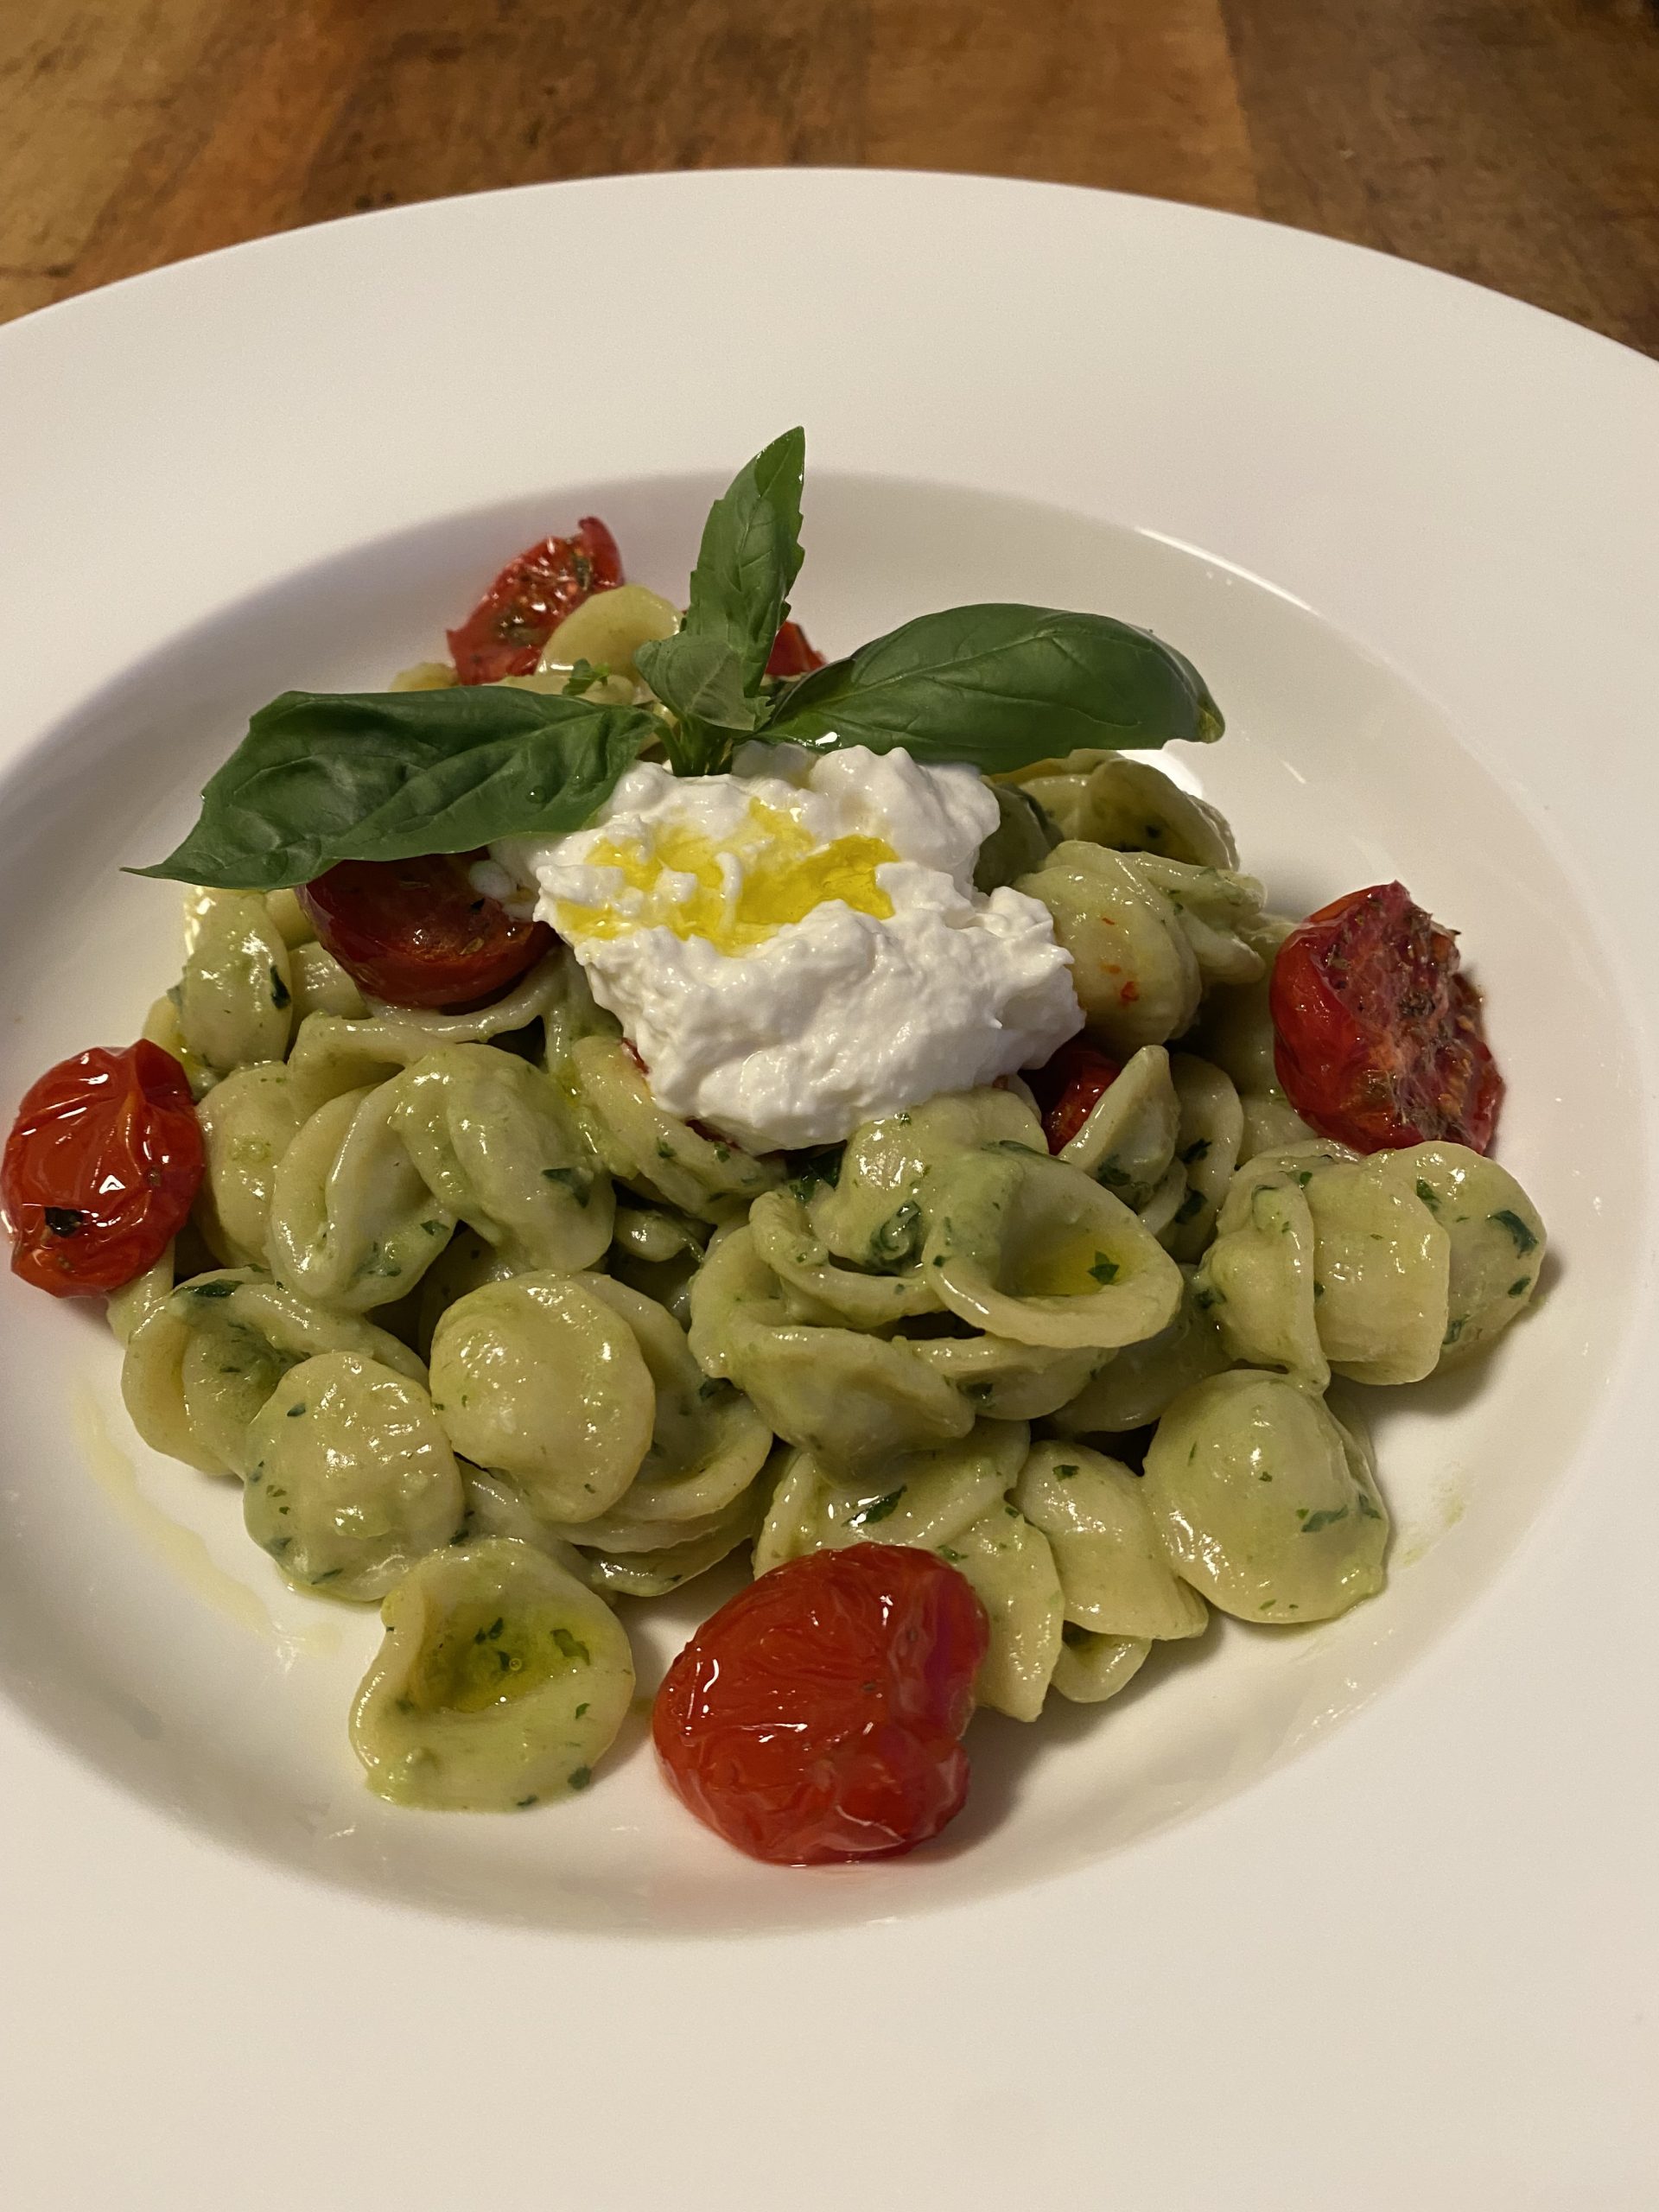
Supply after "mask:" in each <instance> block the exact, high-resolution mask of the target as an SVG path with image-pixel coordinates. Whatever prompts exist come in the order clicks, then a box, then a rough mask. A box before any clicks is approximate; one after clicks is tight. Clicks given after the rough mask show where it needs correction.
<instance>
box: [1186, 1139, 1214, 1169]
mask: <svg viewBox="0 0 1659 2212" xmlns="http://www.w3.org/2000/svg"><path fill="white" fill-rule="evenodd" d="M1209 1149H1210V1140H1209V1138H1208V1137H1194V1139H1193V1140H1192V1143H1191V1144H1190V1145H1188V1147H1186V1150H1185V1152H1184V1153H1183V1154H1181V1160H1182V1164H1183V1165H1184V1166H1187V1167H1191V1166H1193V1165H1194V1164H1195V1163H1196V1162H1197V1161H1198V1160H1202V1159H1203V1158H1204V1156H1205V1154H1206V1153H1207V1152H1208V1151H1209Z"/></svg>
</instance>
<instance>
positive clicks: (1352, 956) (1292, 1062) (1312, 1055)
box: [1268, 883, 1503, 1152]
mask: <svg viewBox="0 0 1659 2212" xmlns="http://www.w3.org/2000/svg"><path fill="white" fill-rule="evenodd" d="M1268 1005H1269V1007H1270V1010H1271V1012H1272V1014H1273V1027H1274V1053H1273V1057H1274V1066H1275V1067H1276V1068H1277V1069H1278V1071H1279V1080H1280V1082H1281V1084H1283V1085H1284V1090H1285V1096H1287V1098H1288V1099H1289V1101H1290V1103H1291V1104H1292V1105H1293V1106H1294V1108H1295V1109H1296V1111H1297V1112H1298V1113H1299V1114H1300V1116H1301V1117H1302V1119H1303V1120H1304V1121H1305V1122H1308V1123H1309V1124H1310V1125H1311V1126H1312V1127H1313V1128H1316V1129H1318V1130H1319V1134H1320V1135H1321V1136H1327V1137H1335V1138H1336V1140H1337V1141H1338V1143H1340V1144H1346V1145H1351V1146H1352V1147H1353V1148H1354V1150H1355V1151H1356V1152H1383V1151H1389V1150H1393V1149H1394V1148H1395V1147H1398V1146H1401V1145H1412V1144H1425V1143H1427V1142H1428V1141H1430V1140H1432V1139H1433V1138H1437V1137H1449V1138H1451V1139H1452V1141H1453V1142H1454V1143H1456V1144H1465V1145H1467V1146H1468V1147H1470V1149H1471V1151H1474V1152H1484V1151H1485V1150H1486V1148H1487V1147H1488V1146H1489V1145H1490V1144H1491V1141H1492V1131H1493V1128H1494V1127H1495V1126H1496V1124H1497V1109H1498V1107H1499V1105H1500V1104H1501V1103H1502V1101H1503V1077H1502V1076H1501V1075H1499V1073H1498V1071H1497V1063H1496V1062H1495V1061H1494V1060H1493V1058H1492V1056H1491V1052H1490V1051H1489V1050H1488V1049H1487V1045H1486V1039H1485V1036H1484V1033H1483V1032H1482V1029H1481V1020H1480V998H1479V995H1478V992H1477V991H1476V989H1475V988H1474V985H1473V984H1472V983H1471V982H1470V981H1469V979H1468V977H1467V976H1464V975H1461V974H1460V973H1459V965H1458V944H1457V939H1456V938H1455V937H1454V936H1453V935H1452V931H1450V930H1447V929H1442V928H1441V926H1440V924H1439V923H1438V922H1437V921H1436V920H1435V919H1434V918H1433V915H1431V914H1426V913H1425V912H1423V909H1422V908H1421V906H1414V905H1413V904H1412V901H1411V895H1410V893H1408V891H1407V890H1406V887H1405V886H1404V885H1403V884H1400V883H1379V884H1374V885H1373V886H1372V887H1370V889H1369V890H1366V891H1351V892H1350V893H1349V894H1348V896H1347V897H1346V898H1345V899H1337V900H1336V901H1335V902H1334V904H1333V905H1332V906H1322V907H1321V908H1320V909H1319V912H1318V913H1317V914H1311V915H1310V916H1309V917H1308V918H1307V920H1306V921H1305V922H1304V923H1302V925H1300V928H1298V929H1294V930H1293V931H1291V933H1290V935H1289V936H1288V937H1287V938H1286V939H1285V942H1284V943H1283V944H1282V945H1281V947H1280V948H1279V957H1278V959H1277V960H1276V961H1275V962H1274V969H1273V981H1272V984H1271V986H1270V988H1269V994H1268Z"/></svg>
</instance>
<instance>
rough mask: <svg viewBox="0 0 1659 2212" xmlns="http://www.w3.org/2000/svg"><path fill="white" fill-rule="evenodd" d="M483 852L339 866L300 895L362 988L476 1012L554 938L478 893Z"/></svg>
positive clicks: (413, 1002)
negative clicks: (471, 869) (476, 865)
mask: <svg viewBox="0 0 1659 2212" xmlns="http://www.w3.org/2000/svg"><path fill="white" fill-rule="evenodd" d="M483 857H484V856H483V855H482V854H481V853H434V854H430V855H427V856H426V857H425V858H424V859H422V860H413V861H340V863H339V864H338V866H337V867H334V868H330V869H329V870H328V872H327V874H326V875H320V876H318V877H317V879H316V880H315V882H314V883H308V884H305V885H304V886H302V888H301V889H300V891H299V892H298V893H297V894H296V895H297V897H298V899H299V902H300V904H301V906H303V907H304V909H305V911H306V912H307V914H308V916H309V917H310V920H311V926H312V928H313V929H315V931H316V933H317V936H318V938H319V940H320V941H321V944H323V946H324V947H325V948H326V950H328V951H329V952H332V953H333V954H334V957H335V959H336V960H338V961H339V963H340V966H341V967H342V968H343V969H345V970H346V974H347V975H348V976H350V977H351V978H352V981H353V982H354V983H356V984H357V985H358V986H359V988H361V989H363V990H365V991H366V992H368V993H369V995H370V996H371V997H372V998H377V999H385V1000H387V1001H389V1002H390V1003H391V1005H393V1006H423V1007H467V1006H478V1005H480V1004H481V1003H482V1002H483V1001H485V1000H486V999H492V998H494V997H497V996H498V995H499V994H500V993H501V992H502V991H504V990H505V989H506V988H507V986H508V984H509V983H512V982H517V980H518V977H519V976H522V975H523V974H524V970H525V969H527V968H529V967H531V966H532V965H533V964H534V963H535V962H536V961H537V960H539V959H540V958H541V957H542V955H543V953H544V952H545V951H546V950H547V949H548V947H549V946H550V944H552V942H553V932H552V931H551V930H550V929H549V928H548V926H547V925H546V924H545V923H544V922H529V921H524V920H523V919H521V918H520V917H519V916H518V915H517V914H510V913H509V912H507V910H506V908H505V906H502V905H501V903H500V901H499V899H486V898H485V897H484V895H483V894H482V893H480V892H478V891H475V890H474V888H473V884H472V879H471V877H470V876H469V875H468V874H467V868H468V865H469V864H470V863H471V862H472V861H476V860H481V859H482V858H483Z"/></svg>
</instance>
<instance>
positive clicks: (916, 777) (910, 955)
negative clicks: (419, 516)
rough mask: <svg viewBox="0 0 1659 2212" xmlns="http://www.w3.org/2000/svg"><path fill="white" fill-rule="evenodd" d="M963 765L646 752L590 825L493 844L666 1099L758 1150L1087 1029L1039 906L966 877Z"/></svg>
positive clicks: (985, 822)
mask: <svg viewBox="0 0 1659 2212" xmlns="http://www.w3.org/2000/svg"><path fill="white" fill-rule="evenodd" d="M996 825H997V807H996V800H995V797H994V796H993V794H992V792H991V791H990V790H989V789H988V786H987V785H986V784H985V783H984V782H983V781H982V779H981V777H980V776H979V774H978V772H976V770H975V769H973V768H969V767H963V766H940V767H931V766H921V765H919V764H918V762H916V761H914V760H912V759H911V757H910V755H909V754H908V753H903V752H894V753H872V752H869V751H868V750H867V749H866V748H865V747H861V746H855V747H849V748H848V749H847V750H846V751H844V752H840V753H827V754H824V755H822V756H820V755H817V754H814V753H808V752H806V751H804V750H803V749H801V748H799V747H794V746H770V745H748V746H745V747H742V748H741V750H740V752H739V753H738V755H737V758H736V760H735V762H734V772H733V773H732V774H730V775H721V776H705V777H697V778H690V779H685V778H681V777H677V776H675V775H673V774H671V772H670V771H669V770H668V769H666V768H664V767H661V766H658V765H656V764H655V763H654V762H649V761H642V762H640V763H639V764H638V765H637V766H634V767H632V768H631V769H630V770H629V771H628V772H627V773H626V775H625V776H624V777H623V778H622V779H621V781H620V783H619V784H618V785H617V787H616V790H615V791H614V792H613V794H612V796H611V798H610V799H609V800H608V801H607V804H606V805H605V806H604V807H603V808H602V809H601V810H600V812H599V814H598V815H596V816H595V817H594V821H593V823H591V824H590V825H589V826H588V828H586V829H579V830H576V831H575V832H573V833H572V834H571V835H569V836H563V837H552V838H546V839H539V840H538V839H531V838H512V839H508V840H506V841H505V842H502V843H501V844H499V845H496V846H494V847H493V848H492V854H493V858H494V860H495V861H497V862H498V863H499V866H500V867H501V868H504V869H505V871H506V872H507V874H509V875H510V876H511V877H512V879H513V880H514V881H515V882H516V883H518V884H519V885H521V886H524V887H526V890H528V889H529V888H530V887H533V888H534V892H535V912H536V913H537V916H538V917H539V918H541V919H542V920H543V921H546V922H548V923H550V925H552V927H553V928H554V929H555V930H556V931H558V933H559V935H560V936H561V937H563V938H565V939H566V940H567V941H568V942H569V944H570V945H571V946H572V947H573V949H574V950H575V956H576V957H577V959H578V960H580V961H581V963H582V967H583V968H584V969H586V971H587V974H588V981H589V982H590V984H591V986H592V988H593V993H594V997H595V998H596V999H597V1000H598V1001H599V1002H600V1004H601V1006H604V1007H609V1009H610V1010H611V1012H612V1013H613V1014H615V1015H616V1016H617V1018H618V1020H620V1022H621V1024H622V1027H623V1031H624V1033H625V1034H626V1037H627V1039H628V1041H629V1042H630V1044H632V1046H633V1047H634V1049H635V1051H636V1052H638V1053H639V1056H640V1058H641V1059H642V1060H643V1061H644V1062H645V1067H646V1069H647V1071H648V1073H649V1077H650V1081H651V1087H652V1091H653V1093H654V1094H655V1095H656V1096H657V1098H658V1100H659V1101H660V1103H662V1104H663V1105H664V1106H665V1107H666V1108H667V1109H669V1111H670V1112H671V1113H673V1114H677V1115H679V1116H682V1117H683V1119H686V1120H692V1121H698V1122H703V1123H705V1124H707V1125H708V1126H709V1128H715V1129H718V1130H720V1131H721V1132H722V1134H724V1135H728V1136H730V1137H734V1138H735V1139H736V1140H737V1141H738V1142H739V1143H741V1144H743V1145H745V1146H747V1147H751V1148H752V1149H753V1150H756V1151H761V1152H765V1151H771V1150H772V1149H774V1148H775V1147H784V1146H797V1145H809V1144H824V1143H829V1142H832V1141H835V1140H836V1139H837V1138H841V1137H844V1136H846V1135H848V1134H849V1131H850V1130H852V1129H853V1128H855V1126H856V1124H857V1123H858V1122H861V1121H864V1120H866V1119H868V1117H869V1116H873V1115H876V1114H885V1113H893V1112H896V1111H898V1110H899V1109H900V1108H903V1107H906V1106H910V1105H914V1104H915V1103H918V1101H919V1100H922V1099H925V1098H931V1097H932V1096H936V1095H937V1094H938V1092H941V1091H949V1090H968V1089H970V1088H971V1087H972V1086H973V1085H975V1084H984V1083H990V1082H992V1081H994V1080H995V1078H996V1077H998V1076H1001V1075H1007V1074H1010V1073H1012V1072H1013V1071H1014V1070H1015V1069H1016V1068H1020V1067H1029V1066H1033V1065H1036V1064H1037V1063H1039V1062H1040V1061H1042V1060H1045V1059H1046V1058H1048V1056H1049V1055H1050V1053H1052V1052H1053V1051H1054V1050H1055V1048H1056V1047H1057V1046H1059V1045H1061V1044H1063V1043H1064V1042H1065V1039H1067V1038H1068V1037H1070V1036H1071V1035H1073V1034H1074V1033H1076V1032H1077V1029H1078V1028H1080V1027H1081V1026H1082V1021H1083V1016H1082V1014H1081V1012H1080V1011H1079V1009H1078V1006H1077V995H1076V994H1075V992H1074V991H1073V989H1072V988H1071V972H1070V970H1071V956H1070V955H1069V954H1068V953H1066V952H1065V951H1064V950H1062V949H1061V948H1060V946H1059V945H1058V944H1057V943H1056V942H1055V938H1054V930H1053V925H1052V922H1051V920H1050V918H1049V915H1048V912H1047V910H1046V908H1045V907H1043V906H1039V904H1038V903H1037V901H1036V900H1035V899H1027V898H1026V897H1024V896H1023V895H1022V894H1021V893H1019V892H1016V891H1012V890H999V891H994V892H993V893H991V894H990V895H989V897H988V898H987V897H985V896H984V895H983V894H982V893H979V892H977V891H976V890H975V888H974V885H973V873H974V864H975V861H976V858H977V856H978V852H979V848H980V846H981V844H982V842H984V840H985V839H986V838H987V837H988V836H989V835H990V834H991V832H992V831H993V830H994V829H995V828H996Z"/></svg>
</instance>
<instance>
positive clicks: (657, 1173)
mask: <svg viewBox="0 0 1659 2212" xmlns="http://www.w3.org/2000/svg"><path fill="white" fill-rule="evenodd" d="M569 1057H570V1064H571V1065H572V1067H573V1068H574V1070H575V1077H576V1080H577V1082H578V1083H579V1084H580V1085H581V1091H582V1102H583V1104H584V1106H585V1108H586V1109H587V1115H588V1128H589V1133H590V1135H591V1136H592V1139H593V1141H594V1145H595V1148H596V1150H597V1152H598V1154H599V1157H600V1158H601V1160H603V1161H604V1163H605V1165H606V1166H607V1167H608V1168H609V1169H610V1171H611V1173H612V1174H613V1175H614V1176H616V1177H617V1178H618V1179H619V1180H620V1181H622V1182H625V1183H627V1184H629V1185H631V1186H632V1188H633V1189H635V1190H637V1191H640V1192H643V1193H644V1194H645V1197H647V1198H657V1199H659V1200H660V1201H661V1202H662V1203H663V1204H664V1205H670V1206H677V1207H678V1208H679V1210H680V1211H681V1212H683V1213H689V1214H691V1215H693V1216H694V1217H696V1218H697V1219H698V1220H702V1221H710V1222H720V1221H730V1220H734V1219H741V1217H742V1215H743V1213H744V1212H745V1211H746V1210H747V1205H748V1203H749V1201H750V1199H752V1198H755V1197H756V1196H757V1195H758V1194H759V1193H760V1192H762V1191H765V1190H767V1189H769V1188H770V1187H771V1186H772V1185H773V1184H774V1183H776V1182H778V1181H779V1179H780V1174H781V1171H780V1170H779V1167H778V1166H775V1165H774V1164H772V1163H770V1162H768V1161H766V1160H756V1159H754V1158H753V1156H752V1155H751V1154H748V1153H747V1152H745V1151H743V1150H742V1148H741V1147H740V1146H738V1145H735V1144H732V1143H728V1141H725V1140H724V1139H722V1138H720V1137H709V1136H704V1135H702V1134H701V1132H700V1131H698V1130H696V1129H694V1128H692V1127H691V1126H690V1123H689V1122H682V1121H679V1120H677V1119H676V1117H675V1116H673V1115H672V1114H668V1113H665V1112H664V1110H663V1109H662V1108H661V1107H660V1106H659V1105H658V1103H657V1102H656V1100H655V1099H654V1098H653V1097H652V1095H651V1091H650V1089H649V1087H648V1086H647V1084H646V1082H645V1077H644V1076H643V1075H642V1074H641V1073H640V1072H639V1067H638V1065H636V1064H635V1062H634V1061H633V1059H632V1058H631V1057H630V1055H629V1053H628V1051H627V1048H626V1046H624V1045H621V1044H620V1043H618V1042H617V1041H616V1040H615V1039H613V1038H608V1037H583V1038H579V1039H577V1040H576V1042H575V1045H574V1046H572V1048H571V1051H570V1056H569Z"/></svg>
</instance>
